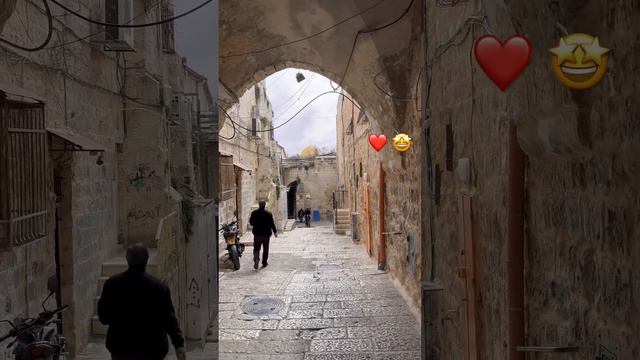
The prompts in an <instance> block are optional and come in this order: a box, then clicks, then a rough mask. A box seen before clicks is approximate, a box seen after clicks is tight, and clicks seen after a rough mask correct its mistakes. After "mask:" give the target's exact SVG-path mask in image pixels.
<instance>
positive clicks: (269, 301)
mask: <svg viewBox="0 0 640 360" xmlns="http://www.w3.org/2000/svg"><path fill="white" fill-rule="evenodd" d="M284 306H285V303H284V301H282V300H280V299H274V298H255V299H251V300H250V301H247V302H246V303H245V304H244V305H243V306H242V312H243V313H245V314H247V315H252V316H265V315H272V314H276V313H278V312H279V311H280V310H282V309H283V308H284Z"/></svg>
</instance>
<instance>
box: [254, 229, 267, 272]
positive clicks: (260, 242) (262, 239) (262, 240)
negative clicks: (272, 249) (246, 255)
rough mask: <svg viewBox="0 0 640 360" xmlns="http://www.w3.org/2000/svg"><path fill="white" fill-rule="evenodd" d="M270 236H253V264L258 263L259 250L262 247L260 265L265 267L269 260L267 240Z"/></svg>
mask: <svg viewBox="0 0 640 360" xmlns="http://www.w3.org/2000/svg"><path fill="white" fill-rule="evenodd" d="M270 238H271V237H270V236H260V235H254V236H253V262H254V263H255V262H258V261H260V248H261V247H263V246H264V251H263V252H262V265H265V266H266V265H267V260H268V259H269V240H270Z"/></svg>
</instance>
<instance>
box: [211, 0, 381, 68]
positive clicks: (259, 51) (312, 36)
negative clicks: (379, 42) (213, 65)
mask: <svg viewBox="0 0 640 360" xmlns="http://www.w3.org/2000/svg"><path fill="white" fill-rule="evenodd" d="M385 1H386V0H380V1H378V2H377V3H375V4H373V5H372V6H370V7H368V8H366V9H364V10H362V11H360V12H358V13H356V14H354V15H351V16H349V17H348V18H346V19H344V20H341V21H339V22H337V23H335V24H333V25H331V26H329V27H328V28H326V29H323V30H320V31H318V32H317V33H314V34H311V35H309V36H305V37H303V38H300V39H297V40H293V41H288V42H285V43H282V44H278V45H273V46H269V47H267V48H264V49H261V50H253V51H247V52H243V53H236V54H229V55H220V58H222V59H226V58H231V57H237V56H245V55H255V54H261V53H264V52H267V51H270V50H273V49H278V48H281V47H285V46H289V45H293V44H296V43H299V42H302V41H306V40H309V39H312V38H314V37H316V36H318V35H321V34H324V33H325V32H327V31H329V30H331V29H333V28H336V27H338V26H340V25H342V24H344V23H346V22H347V21H349V20H351V19H354V18H356V17H358V16H360V15H362V14H364V13H366V12H368V11H370V10H372V9H374V8H376V7H378V6H380V5H381V4H382V3H383V2H385Z"/></svg>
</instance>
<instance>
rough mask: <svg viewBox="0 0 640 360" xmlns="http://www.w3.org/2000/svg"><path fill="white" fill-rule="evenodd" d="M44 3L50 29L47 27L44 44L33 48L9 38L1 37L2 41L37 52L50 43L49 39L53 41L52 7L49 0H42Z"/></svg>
mask: <svg viewBox="0 0 640 360" xmlns="http://www.w3.org/2000/svg"><path fill="white" fill-rule="evenodd" d="M42 4H43V5H44V10H45V13H46V15H47V23H48V26H47V27H48V29H47V37H46V38H45V40H44V41H43V42H42V44H40V45H38V46H36V47H32V48H28V47H24V46H21V45H18V44H15V43H13V42H11V41H9V40H6V39H3V38H0V42H1V43H4V44H7V45H9V46H11V47H14V48H16V49H20V50H23V51H28V52H36V51H39V50H42V49H44V47H45V46H47V45H48V44H49V41H51V36H52V35H53V16H51V8H50V7H49V3H48V2H47V0H42Z"/></svg>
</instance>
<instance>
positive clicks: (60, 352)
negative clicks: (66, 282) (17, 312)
mask: <svg viewBox="0 0 640 360" xmlns="http://www.w3.org/2000/svg"><path fill="white" fill-rule="evenodd" d="M57 283H58V280H57V278H56V277H52V278H50V279H49V295H48V296H47V297H46V299H44V301H43V302H42V309H43V311H42V312H41V313H40V314H38V317H37V318H35V319H33V318H28V319H20V318H18V319H16V320H14V321H10V320H0V323H7V324H9V325H10V326H11V328H12V329H11V330H10V331H9V333H8V334H6V335H4V336H1V337H0V343H2V342H3V341H5V340H6V339H8V338H14V340H13V341H11V342H10V343H9V344H8V345H7V349H9V348H11V347H12V346H14V345H15V347H14V348H13V355H14V358H15V360H64V359H65V358H66V355H67V352H66V351H65V347H66V339H65V337H63V336H61V335H60V334H58V333H57V330H56V328H55V327H54V326H50V324H52V323H58V322H59V320H58V319H57V315H58V314H59V313H61V312H63V311H64V310H65V309H67V307H68V306H67V305H64V306H62V307H60V308H57V309H55V310H51V311H50V310H47V309H46V308H45V305H44V304H45V303H46V302H47V300H49V298H50V297H51V295H53V294H54V293H55V292H56V291H54V290H52V289H57Z"/></svg>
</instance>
